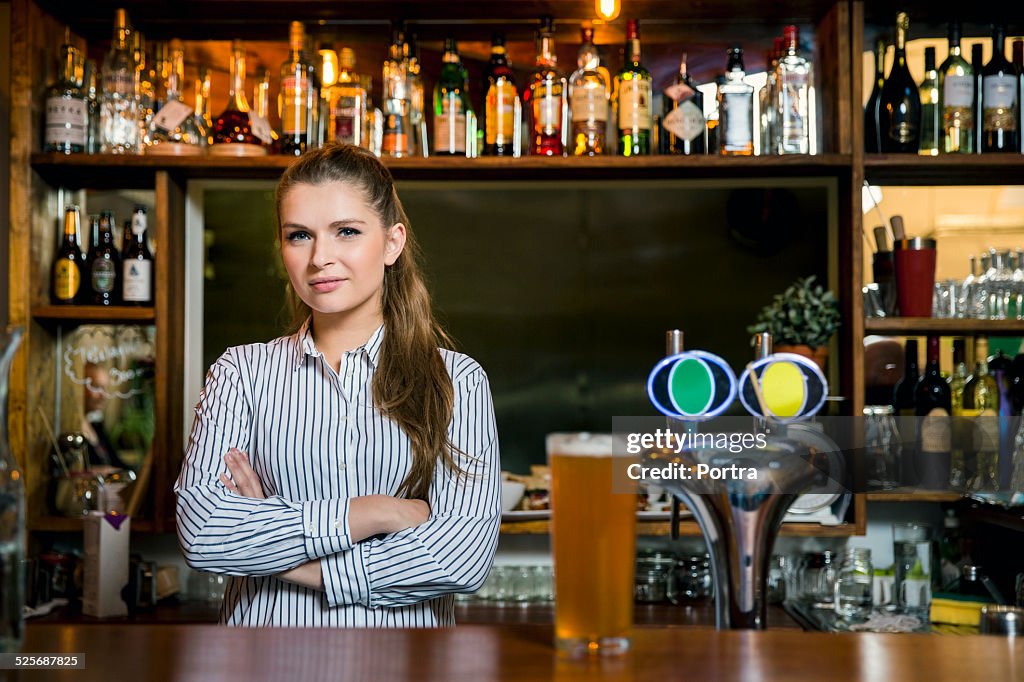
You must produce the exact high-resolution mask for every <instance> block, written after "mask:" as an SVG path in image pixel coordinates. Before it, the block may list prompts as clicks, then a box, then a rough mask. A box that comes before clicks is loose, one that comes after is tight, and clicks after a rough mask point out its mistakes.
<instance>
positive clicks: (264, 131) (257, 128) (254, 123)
mask: <svg viewBox="0 0 1024 682" xmlns="http://www.w3.org/2000/svg"><path fill="white" fill-rule="evenodd" d="M249 130H251V131H252V134H253V135H255V136H256V137H257V138H258V139H259V141H260V142H262V143H263V144H270V143H271V142H273V141H274V131H273V128H271V127H270V121H268V120H267V117H266V116H260V115H258V114H254V113H253V112H251V111H250V112H249Z"/></svg>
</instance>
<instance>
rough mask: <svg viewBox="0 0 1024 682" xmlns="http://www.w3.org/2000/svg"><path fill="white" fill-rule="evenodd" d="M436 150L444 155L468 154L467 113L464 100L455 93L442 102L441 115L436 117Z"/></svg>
mask: <svg viewBox="0 0 1024 682" xmlns="http://www.w3.org/2000/svg"><path fill="white" fill-rule="evenodd" d="M434 149H435V151H437V152H439V153H444V154H465V153H466V113H465V112H464V111H463V106H462V99H460V98H459V97H458V96H457V95H455V94H454V93H450V94H449V95H448V96H446V97H445V98H444V99H442V100H441V113H440V114H437V115H436V116H434Z"/></svg>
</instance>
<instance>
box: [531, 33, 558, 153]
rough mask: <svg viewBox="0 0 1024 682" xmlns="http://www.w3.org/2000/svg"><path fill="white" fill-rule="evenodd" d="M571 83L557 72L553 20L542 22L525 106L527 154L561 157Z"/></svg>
mask: <svg viewBox="0 0 1024 682" xmlns="http://www.w3.org/2000/svg"><path fill="white" fill-rule="evenodd" d="M568 89H569V88H568V84H567V82H566V80H565V76H563V75H562V74H561V72H559V71H558V59H557V57H556V55H555V26H554V22H553V21H552V19H551V17H545V18H544V19H543V20H541V24H540V28H539V29H538V31H537V61H536V68H535V69H534V72H533V75H532V76H531V77H530V84H529V85H528V86H527V88H526V91H525V93H524V96H523V103H524V104H525V105H526V110H527V112H528V114H529V119H530V145H529V149H528V153H529V154H531V155H536V156H562V155H564V154H565V143H566V141H567V140H566V138H567V136H568V122H567V120H566V119H567V118H568V114H569V108H568V107H569V103H568V100H567V98H566V97H567V95H568Z"/></svg>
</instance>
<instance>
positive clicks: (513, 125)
mask: <svg viewBox="0 0 1024 682" xmlns="http://www.w3.org/2000/svg"><path fill="white" fill-rule="evenodd" d="M484 106H485V114H486V115H485V117H484V154H485V155H487V156H519V141H520V135H521V133H520V123H519V119H520V117H521V115H522V113H521V109H520V107H521V106H522V105H521V104H520V101H519V93H518V91H517V90H516V78H515V72H514V71H512V65H511V64H510V63H509V59H508V52H507V51H506V49H505V36H504V35H503V34H500V33H496V34H495V35H494V36H493V37H492V38H491V60H490V62H488V64H487V77H486V80H485V81H484Z"/></svg>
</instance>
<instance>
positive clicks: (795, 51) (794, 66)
mask: <svg viewBox="0 0 1024 682" xmlns="http://www.w3.org/2000/svg"><path fill="white" fill-rule="evenodd" d="M782 35H783V37H782V43H783V45H782V47H783V53H782V54H781V55H780V56H779V63H778V66H777V67H776V76H775V80H776V83H777V86H776V99H775V109H776V112H777V114H776V116H777V120H778V136H777V137H778V143H777V147H776V149H775V152H776V153H777V154H808V153H810V150H811V127H810V120H811V119H810V117H811V116H813V115H814V112H813V111H811V106H810V86H811V82H812V81H813V78H814V77H813V75H812V66H811V63H810V62H809V61H808V60H807V58H806V57H803V56H801V54H800V34H799V30H798V29H797V27H796V26H792V25H791V26H786V27H785V28H784V29H783V31H782Z"/></svg>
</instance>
